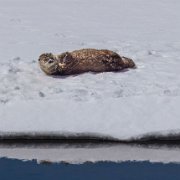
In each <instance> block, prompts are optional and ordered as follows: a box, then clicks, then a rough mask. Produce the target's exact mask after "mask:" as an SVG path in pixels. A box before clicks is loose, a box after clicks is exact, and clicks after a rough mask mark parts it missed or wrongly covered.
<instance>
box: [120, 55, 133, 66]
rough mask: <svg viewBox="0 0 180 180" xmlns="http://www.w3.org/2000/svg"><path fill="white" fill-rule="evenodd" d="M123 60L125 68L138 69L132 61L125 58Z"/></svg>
mask: <svg viewBox="0 0 180 180" xmlns="http://www.w3.org/2000/svg"><path fill="white" fill-rule="evenodd" d="M122 60H123V62H124V68H136V64H135V63H134V61H133V60H132V59H130V58H127V57H124V56H123V57H122Z"/></svg>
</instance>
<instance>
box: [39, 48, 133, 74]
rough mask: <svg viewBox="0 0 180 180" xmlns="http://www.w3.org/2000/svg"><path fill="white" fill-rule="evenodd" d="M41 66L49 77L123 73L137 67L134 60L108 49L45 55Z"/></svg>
mask: <svg viewBox="0 0 180 180" xmlns="http://www.w3.org/2000/svg"><path fill="white" fill-rule="evenodd" d="M39 65H40V68H41V69H42V70H43V71H44V72H45V73H46V74H48V75H72V74H80V73H84V72H108V71H121V70H123V69H125V68H135V67H136V65H135V63H134V62H133V60H132V59H130V58H127V57H123V56H120V55H119V54H117V53H116V52H113V51H110V50H106V49H105V50H97V49H80V50H75V51H72V52H64V53H62V54H59V55H53V54H52V53H44V54H42V55H40V57H39Z"/></svg>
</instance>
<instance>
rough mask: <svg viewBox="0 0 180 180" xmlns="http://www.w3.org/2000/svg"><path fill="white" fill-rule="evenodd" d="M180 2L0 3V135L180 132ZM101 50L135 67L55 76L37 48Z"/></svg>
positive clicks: (112, 135) (135, 135)
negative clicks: (43, 67) (45, 68)
mask: <svg viewBox="0 0 180 180" xmlns="http://www.w3.org/2000/svg"><path fill="white" fill-rule="evenodd" d="M179 9H180V1H179V0H171V1H169V0H158V1H156V0H151V1H145V0H136V1H134V0H126V1H125V0H111V1H110V0H91V1H88V0H61V1H59V0H53V1H51V0H25V1H24V0H0V22H1V28H0V137H1V138H8V137H10V136H11V137H13V136H14V135H29V136H31V137H36V135H40V136H43V135H48V136H53V135H56V136H67V137H68V136H71V137H72V136H74V137H77V136H88V135H89V136H91V137H103V138H115V139H119V140H130V139H140V138H143V137H150V136H158V137H160V138H165V137H169V136H171V137H172V136H176V138H177V137H179V135H180V110H179V106H180V75H179V72H180V33H179V32H180V23H179V22H180V11H179ZM80 48H99V49H103V48H107V49H110V50H114V51H116V52H118V53H119V54H121V55H124V56H127V57H131V58H132V59H134V61H135V62H136V64H137V67H138V68H137V69H133V70H129V71H126V72H119V73H112V72H108V73H99V74H91V73H86V74H82V75H79V76H69V77H58V78H53V77H49V76H46V75H45V74H44V73H43V72H41V70H40V69H39V67H38V64H37V59H38V56H39V55H40V54H41V53H43V52H52V53H60V52H64V51H71V50H74V49H80Z"/></svg>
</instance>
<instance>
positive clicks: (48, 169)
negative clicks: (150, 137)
mask: <svg viewBox="0 0 180 180" xmlns="http://www.w3.org/2000/svg"><path fill="white" fill-rule="evenodd" d="M10 179H11V180H13V179H17V180H21V179H22V180H30V179H31V180H41V179H42V180H47V179H48V180H49V179H52V180H56V179H57V180H60V179H62V180H68V179H73V180H75V179H77V180H81V179H82V180H90V179H92V180H94V179H98V180H101V179H102V180H109V179H112V180H116V179H117V180H120V179H121V180H124V179H125V180H126V179H127V180H171V179H173V180H179V179H180V165H178V164H162V163H150V162H123V163H112V162H99V163H85V164H80V165H73V164H65V163H59V164H58V163H57V164H56V163H55V164H37V163H36V161H26V162H23V161H20V160H12V159H6V158H2V159H0V180H10Z"/></svg>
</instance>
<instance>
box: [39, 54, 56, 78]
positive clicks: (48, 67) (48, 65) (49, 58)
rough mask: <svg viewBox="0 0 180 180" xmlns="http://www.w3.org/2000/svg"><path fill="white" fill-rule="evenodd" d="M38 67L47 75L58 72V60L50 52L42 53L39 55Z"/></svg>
mask: <svg viewBox="0 0 180 180" xmlns="http://www.w3.org/2000/svg"><path fill="white" fill-rule="evenodd" d="M39 64H40V68H41V69H42V70H43V71H44V72H45V73H46V74H48V75H56V74H57V73H58V60H57V58H56V57H55V56H54V55H53V54H51V53H44V54H41V55H40V56H39Z"/></svg>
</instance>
